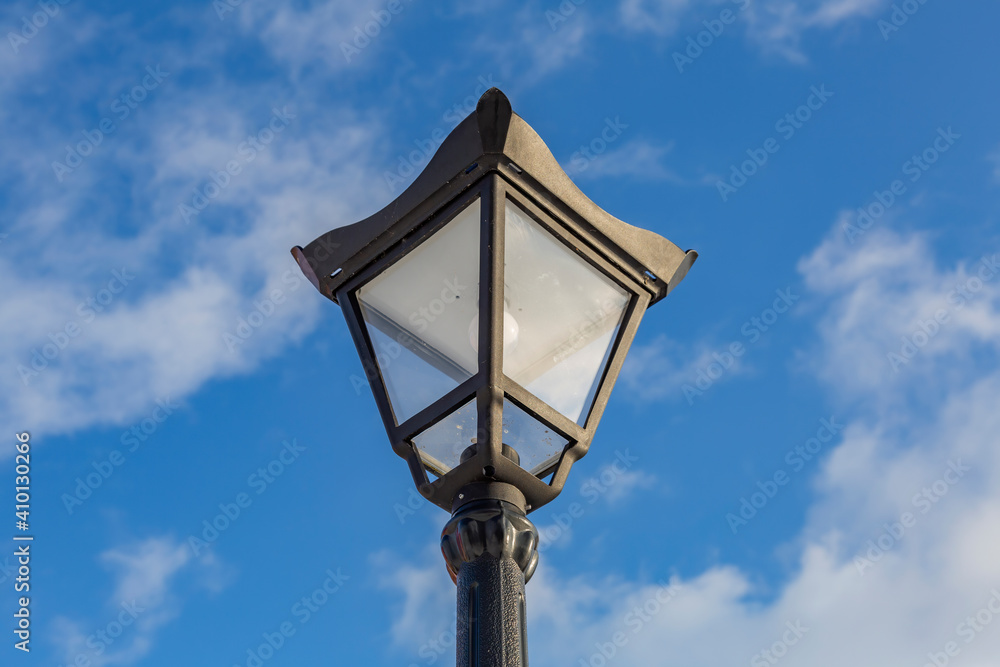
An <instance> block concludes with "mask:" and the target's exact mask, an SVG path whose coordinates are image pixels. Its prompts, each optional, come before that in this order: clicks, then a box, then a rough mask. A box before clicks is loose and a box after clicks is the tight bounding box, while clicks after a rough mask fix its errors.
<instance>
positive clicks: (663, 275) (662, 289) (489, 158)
mask: <svg viewBox="0 0 1000 667" xmlns="http://www.w3.org/2000/svg"><path fill="white" fill-rule="evenodd" d="M490 171H498V172H500V173H502V174H505V175H509V176H510V177H511V178H512V180H515V181H517V180H520V179H524V180H527V181H529V182H531V183H532V185H534V186H536V187H534V188H533V189H534V190H535V191H536V192H538V193H541V194H540V196H541V197H543V198H544V199H545V201H544V202H543V203H544V204H545V205H548V206H551V207H554V208H557V209H561V210H564V211H566V212H568V213H570V214H575V216H574V217H577V218H578V219H580V220H582V221H583V224H584V226H585V231H586V233H587V234H588V235H589V237H590V238H592V239H595V240H597V241H598V242H599V243H601V244H602V245H603V246H604V247H603V248H600V250H602V251H603V254H605V255H606V257H607V259H608V260H609V261H611V262H612V263H613V264H615V265H617V266H618V267H619V268H620V269H622V270H625V271H627V272H629V273H630V274H632V275H633V276H635V277H636V278H637V279H638V280H639V282H640V283H641V284H642V285H643V286H644V287H645V288H646V289H647V290H648V291H649V292H650V295H651V300H650V304H652V303H655V302H656V301H659V300H660V299H662V298H663V297H665V296H667V294H669V293H670V291H671V290H673V288H674V287H676V286H677V284H678V283H680V281H681V280H682V279H683V278H684V276H685V275H686V274H687V272H688V269H690V268H691V265H692V264H693V263H694V261H695V260H696V259H697V257H698V254H697V253H696V252H695V251H693V250H688V251H686V252H685V251H683V250H681V249H680V248H679V247H678V246H676V245H675V244H674V243H672V242H671V241H669V240H667V239H666V238H664V237H662V236H660V235H659V234H656V233H654V232H651V231H648V230H645V229H641V228H638V227H634V226H632V225H629V224H627V223H625V222H623V221H621V220H619V219H618V218H616V217H614V216H612V215H611V214H610V213H608V212H607V211H605V210H604V209H602V208H601V207H600V206H598V205H597V204H595V203H594V202H593V201H591V200H590V198H588V197H587V196H586V195H585V194H584V193H583V192H582V191H581V190H580V189H579V188H578V187H577V186H576V184H574V183H573V181H572V180H571V179H570V177H569V175H567V174H566V172H565V171H564V170H563V168H562V166H561V165H560V164H559V162H558V161H557V160H556V158H555V157H554V156H553V155H552V152H551V151H550V150H549V148H548V146H546V145H545V142H544V141H542V139H541V137H539V136H538V134H537V133H536V132H535V131H534V130H533V129H532V128H531V127H530V126H529V125H528V124H527V123H526V122H525V121H524V120H523V119H522V118H521V117H520V116H518V115H517V114H516V113H514V112H513V111H512V109H511V106H510V101H509V100H508V99H507V96H506V95H504V94H503V93H502V92H501V91H500V90H499V89H497V88H491V89H490V90H488V91H486V92H485V93H484V94H483V96H482V97H481V98H480V100H479V103H478V104H477V106H476V110H475V111H474V112H473V113H471V114H469V116H467V117H466V118H465V120H463V121H462V122H461V123H459V124H458V126H457V127H455V129H454V130H452V131H451V133H450V134H449V135H448V136H447V137H446V138H445V140H444V141H443V142H442V144H441V146H440V147H439V148H438V150H437V152H436V153H435V154H434V156H433V158H432V159H431V160H430V162H429V163H428V164H427V166H426V168H425V169H424V170H423V171H422V172H421V173H420V174H419V175H418V176H417V178H416V179H415V180H414V181H413V183H412V184H410V186H409V187H407V188H406V189H405V190H404V191H403V192H402V193H400V195H399V196H398V197H396V199H394V200H393V201H392V202H391V203H389V204H388V205H387V206H386V207H385V208H383V209H382V210H380V211H379V212H377V213H375V214H374V215H371V216H369V217H368V218H365V219H364V220H362V221H360V222H357V223H354V224H351V225H346V226H343V227H337V228H336V229H332V230H330V231H329V232H327V233H325V234H323V235H322V236H320V237H318V238H317V239H316V240H314V241H313V242H311V243H310V244H308V245H307V246H306V247H305V248H302V247H300V246H296V247H295V248H293V249H292V254H293V256H294V257H295V259H296V261H297V262H298V264H299V267H300V268H301V269H302V272H303V273H304V274H305V276H306V277H307V278H308V279H309V281H310V282H311V283H312V284H313V285H314V286H315V287H316V288H317V289H318V290H319V291H320V292H321V293H323V294H324V295H326V296H327V297H329V298H330V299H332V300H334V301H336V300H337V297H336V294H337V291H338V290H339V288H340V287H341V286H343V285H344V283H346V282H347V281H348V280H350V279H351V277H353V276H354V275H356V274H357V273H358V272H359V271H361V270H362V269H364V268H365V266H367V265H368V264H370V263H371V262H372V261H374V260H375V259H377V258H378V257H380V256H381V255H383V254H384V253H385V252H387V251H388V250H389V249H390V248H391V247H392V246H393V245H395V244H396V243H398V242H399V241H400V240H401V239H403V238H405V237H406V236H407V234H409V233H410V232H411V231H412V230H413V229H414V228H415V227H417V226H419V225H420V224H422V223H423V222H424V221H425V220H426V219H427V218H428V217H430V216H431V215H432V214H433V213H434V212H435V211H436V210H438V209H439V208H440V207H441V206H443V205H445V204H446V203H447V202H448V201H449V200H451V199H452V198H454V197H455V196H457V195H458V194H460V193H461V192H463V191H464V190H466V189H467V188H469V187H471V186H472V185H473V184H474V183H476V182H477V181H478V180H479V179H480V178H482V176H483V175H485V174H486V173H489V172H490ZM538 186H540V187H538Z"/></svg>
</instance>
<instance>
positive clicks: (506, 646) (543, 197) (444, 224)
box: [292, 88, 697, 667]
mask: <svg viewBox="0 0 1000 667" xmlns="http://www.w3.org/2000/svg"><path fill="white" fill-rule="evenodd" d="M292 254H293V256H294V257H295V259H296V261H297V262H298V264H299V267H300V268H301V269H302V272H303V273H304V274H305V275H306V277H307V278H308V279H309V280H310V282H312V284H313V285H314V286H315V287H316V288H317V289H318V290H319V291H320V292H321V293H322V294H323V295H324V296H326V297H328V298H330V299H331V300H333V301H334V302H335V303H338V304H339V305H340V306H341V308H342V309H343V312H344V316H345V318H346V320H347V325H348V327H349V329H350V331H351V334H352V337H353V338H354V342H355V344H356V346H357V349H358V353H359V354H360V356H361V360H362V364H363V365H364V368H365V371H366V374H367V375H368V378H369V381H370V384H371V387H372V392H373V393H374V395H375V402H376V403H377V404H378V408H379V412H380V413H381V415H382V420H383V422H384V423H385V428H386V432H387V434H388V436H389V440H390V442H391V443H392V447H393V449H394V450H395V451H396V453H397V454H399V456H401V457H402V458H403V459H405V460H406V462H407V463H408V464H409V469H410V473H411V475H412V477H413V481H414V483H415V484H416V486H417V489H418V490H419V492H420V493H421V495H423V496H424V497H425V498H427V499H428V500H429V501H431V502H433V503H434V504H436V505H438V506H439V507H441V508H443V509H445V510H447V511H449V512H451V514H452V516H451V520H450V521H448V523H447V525H446V526H445V528H444V531H443V532H442V535H441V551H442V553H443V554H444V558H445V562H446V565H447V568H448V571H449V573H450V574H451V576H452V579H453V580H454V581H455V582H456V584H457V586H458V630H457V633H456V637H457V641H456V644H457V662H456V664H457V665H459V666H460V667H466V666H478V667H511V666H517V667H527V664H528V658H527V644H526V634H525V603H524V584H525V582H527V581H528V579H530V578H531V575H532V573H533V572H534V570H535V565H536V564H537V562H538V551H537V546H538V533H537V531H536V530H535V527H534V526H533V525H532V523H531V521H530V520H529V519H528V518H527V514H528V513H529V512H531V511H533V510H537V509H538V508H539V507H541V506H542V505H545V504H546V503H548V502H550V501H551V500H552V499H554V498H555V497H556V496H557V495H558V494H559V492H560V491H561V490H562V488H563V486H564V485H565V483H566V478H567V475H568V474H569V471H570V468H571V467H572V465H573V463H574V462H576V461H577V460H578V459H580V458H581V457H583V456H584V455H585V454H586V453H587V449H588V448H589V446H590V442H591V440H592V438H593V436H594V430H595V429H596V428H597V423H598V422H599V421H600V418H601V414H602V413H603V412H604V408H605V405H606V404H607V401H608V397H609V394H610V392H611V388H612V386H613V385H614V382H615V379H616V378H617V377H618V373H619V371H620V370H621V367H622V363H623V361H624V359H625V354H626V352H627V351H628V348H629V345H630V344H631V342H632V339H633V337H634V336H635V332H636V328H637V327H638V325H639V320H640V319H641V318H642V314H643V312H644V311H645V310H646V309H647V308H648V307H649V306H651V305H652V304H653V303H656V302H657V301H659V300H660V299H662V298H663V297H665V296H666V295H667V294H668V293H669V292H670V291H671V290H672V289H673V288H674V287H675V286H676V285H677V283H679V282H680V281H681V279H683V278H684V276H685V274H686V273H687V271H688V269H689V268H690V267H691V265H692V264H693V263H694V260H695V259H696V258H697V254H696V253H695V252H693V251H687V252H684V251H682V250H680V248H678V247H677V246H676V245H674V244H673V243H671V242H670V241H668V240H667V239H665V238H663V237H661V236H658V235H656V234H654V233H652V232H649V231H646V230H642V229H638V228H636V227H632V226H629V225H627V224H625V223H624V222H622V221H620V220H618V219H616V218H614V217H612V216H611V215H610V214H608V213H607V212H605V211H604V210H602V209H601V208H600V207H598V206H597V205H596V204H594V203H593V202H592V201H590V199H588V198H587V197H586V196H585V195H584V194H583V193H582V192H580V190H579V189H577V187H576V186H575V185H574V184H573V182H572V181H571V180H570V178H569V177H568V176H567V175H566V173H565V172H564V171H563V170H562V168H561V167H560V166H559V163H558V162H557V161H556V160H555V158H554V157H553V156H552V154H551V152H550V151H549V150H548V148H547V147H546V146H545V144H544V143H543V142H542V140H541V139H540V138H539V137H538V135H537V134H536V133H535V132H534V130H532V129H531V128H530V127H529V126H528V125H527V123H525V122H524V121H523V120H522V119H521V118H520V117H519V116H517V115H516V114H514V113H513V112H512V111H511V107H510V102H509V101H508V100H507V98H506V96H504V94H503V93H502V92H500V91H499V90H497V89H496V88H493V89H490V90H488V91H487V92H486V93H485V94H484V95H483V96H482V98H481V99H480V100H479V103H478V105H477V107H476V111H475V112H474V113H472V114H470V115H469V116H468V117H467V118H466V119H465V120H463V121H462V122H461V123H460V124H459V125H458V126H457V127H456V128H455V129H454V130H453V131H452V132H451V134H450V135H448V137H447V138H446V139H445V141H444V142H443V143H442V144H441V146H440V148H439V149H438V151H437V153H436V154H435V155H434V157H433V159H431V161H430V163H429V164H428V165H427V167H426V169H425V170H424V171H423V172H422V173H421V174H420V175H419V176H418V177H417V178H416V180H415V181H414V182H413V183H412V184H411V185H410V187H408V188H407V189H406V190H405V191H404V192H403V193H401V194H400V195H399V197H397V198H396V200H395V201H393V202H392V203H390V204H389V205H388V206H386V207H385V208H384V209H382V210H381V211H379V212H378V213H376V214H374V215H372V216H371V217H369V218H367V219H365V220H362V221H361V222H358V223H355V224H353V225H348V226H345V227H338V228H336V229H333V230H331V231H329V232H327V233H326V234H324V235H322V236H320V237H319V238H317V239H316V240H315V241H313V242H312V243H310V244H309V245H307V246H306V247H305V248H302V247H298V246H296V247H295V248H293V249H292Z"/></svg>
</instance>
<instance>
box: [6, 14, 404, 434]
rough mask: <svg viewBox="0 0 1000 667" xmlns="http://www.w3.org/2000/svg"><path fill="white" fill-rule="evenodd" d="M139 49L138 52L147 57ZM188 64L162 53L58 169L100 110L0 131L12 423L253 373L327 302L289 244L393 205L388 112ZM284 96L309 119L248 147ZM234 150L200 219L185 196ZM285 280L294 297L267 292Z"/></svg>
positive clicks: (120, 405)
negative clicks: (244, 325) (159, 72)
mask: <svg viewBox="0 0 1000 667" xmlns="http://www.w3.org/2000/svg"><path fill="white" fill-rule="evenodd" d="M63 11H68V7H67V8H64V9H63ZM52 29H55V26H53V28H52ZM204 39H205V40H207V41H211V40H213V39H215V37H213V36H207V35H206V36H205V37H204ZM123 48H126V49H129V48H136V49H138V48H140V47H139V46H137V45H131V46H129V45H126V46H125V47H123ZM206 48H207V47H206ZM142 49H143V50H142V51H141V52H137V53H140V55H139V56H137V57H136V58H135V59H134V60H135V61H136V62H145V61H144V60H143V59H144V58H148V49H149V47H148V45H146V46H144V47H142ZM201 49H202V45H201V43H200V42H199V43H195V44H194V45H192V51H199V50H201ZM176 64H178V65H179V66H177V67H175V64H171V63H170V62H169V61H164V63H163V70H165V71H166V72H169V75H168V76H167V77H166V79H165V80H164V82H163V83H162V84H161V85H160V86H159V87H158V88H156V89H155V90H153V91H152V92H151V93H150V95H149V98H148V99H147V100H146V101H144V102H143V103H142V104H141V105H140V106H139V108H138V109H137V110H136V111H135V112H134V113H133V114H132V115H130V117H129V118H126V119H124V120H122V121H120V123H119V125H120V127H119V129H117V130H116V131H115V132H114V133H112V134H109V135H107V136H105V137H104V138H103V140H102V141H101V143H100V145H98V146H97V147H96V148H95V149H94V151H93V154H92V155H91V156H90V157H88V159H87V160H85V161H84V162H83V164H82V165H81V166H79V167H78V168H76V169H75V170H74V171H73V172H72V173H70V174H69V175H67V176H66V177H65V179H64V181H63V182H61V183H60V182H58V181H57V179H56V178H55V176H54V173H53V169H52V167H51V163H52V161H54V160H63V159H64V155H65V152H66V145H67V143H73V142H76V141H79V140H80V139H81V138H82V131H83V130H89V129H91V128H93V127H96V126H97V123H98V122H99V120H100V118H99V117H94V116H93V114H92V113H91V114H90V115H88V116H87V117H86V118H85V119H84V120H80V121H76V120H72V119H71V120H70V121H69V122H72V123H75V122H79V123H80V125H78V127H79V128H80V130H79V131H74V130H73V129H72V128H73V126H72V125H68V126H67V125H66V123H67V121H66V119H65V118H59V119H56V118H50V117H49V116H46V115H38V114H32V113H28V112H26V113H23V114H19V115H18V117H17V121H16V122H11V123H8V124H5V125H4V126H3V127H2V129H0V136H2V138H3V141H4V142H5V145H6V146H7V147H8V148H9V153H8V154H9V155H10V156H12V157H13V159H11V160H10V161H8V162H5V163H4V164H3V165H0V174H2V175H3V177H4V178H5V179H6V180H7V182H8V183H9V184H11V192H12V195H11V197H9V198H8V200H7V201H6V202H5V214H6V220H7V221H8V223H7V226H6V227H5V229H4V230H3V231H4V233H5V234H6V235H7V236H6V237H5V238H4V242H3V252H2V253H0V277H2V279H3V282H4V285H5V297H4V299H3V300H0V367H2V368H4V369H6V370H5V371H4V372H3V373H2V374H0V394H2V398H0V422H2V423H3V424H5V425H6V426H7V428H8V429H18V430H24V429H25V428H30V429H31V430H32V431H33V432H35V433H38V434H41V433H63V432H69V431H72V430H75V429H80V428H85V427H88V426H91V425H94V424H102V423H117V424H127V423H128V422H129V421H130V420H133V419H135V418H136V417H138V416H141V415H144V414H145V413H146V412H148V411H149V410H150V409H151V408H152V406H153V404H154V402H155V400H156V399H157V398H163V397H168V396H169V397H172V398H174V399H180V398H182V397H183V396H185V395H186V394H188V393H190V392H192V391H195V390H197V389H198V388H199V387H200V386H202V384H203V383H205V382H206V381H208V380H210V379H212V378H215V377H220V376H228V375H232V374H235V373H242V372H247V371H249V370H251V369H252V368H253V367H254V366H255V365H256V364H257V363H258V362H259V361H260V360H261V359H265V358H267V357H270V356H273V355H274V354H276V353H278V352H279V351H280V350H281V349H282V347H283V346H284V345H285V344H286V343H287V342H288V341H294V340H298V339H301V338H302V337H303V336H304V335H305V334H306V333H308V332H309V331H310V330H311V329H312V327H313V325H314V323H315V321H316V318H317V317H318V315H319V312H320V308H322V307H323V304H322V300H321V299H320V298H318V295H316V294H315V292H314V290H313V289H312V287H311V286H310V285H309V284H308V283H307V282H306V281H305V279H304V278H301V274H300V272H299V271H298V269H297V267H296V266H295V263H294V261H293V260H292V259H291V255H290V254H289V248H291V247H292V246H293V245H297V244H304V243H306V242H308V241H310V240H312V239H313V238H315V237H316V236H318V235H319V234H320V233H322V232H325V231H327V230H328V229H330V228H332V227H335V226H338V225H340V224H346V223H350V222H354V221H355V220H358V219H360V218H362V217H364V215H365V214H367V213H370V212H371V211H372V210H373V209H375V208H376V207H377V206H378V205H379V204H384V203H385V202H384V201H382V202H377V201H376V200H377V199H379V198H384V195H383V193H381V192H380V189H379V188H372V187H370V185H371V184H372V183H380V182H381V179H380V177H379V175H378V171H377V169H376V168H375V167H374V166H373V162H372V161H370V160H369V157H370V155H371V151H372V150H373V147H374V150H377V149H378V147H379V146H380V143H379V141H378V139H377V135H378V132H377V129H378V121H377V120H376V119H374V118H367V119H364V120H361V119H358V118H357V117H356V116H355V115H354V112H353V111H351V110H349V109H347V108H345V107H342V106H341V107H337V106H333V107H331V106H329V105H319V104H318V103H317V101H316V100H315V99H314V98H312V97H309V96H308V95H303V96H302V99H300V100H294V99H288V98H282V97H281V96H279V92H280V91H278V90H271V89H269V88H268V84H257V85H256V87H255V88H254V89H252V90H251V89H247V88H245V87H243V86H242V85H241V84H237V83H233V82H229V81H214V80H213V81H210V82H209V83H208V84H207V86H206V87H201V86H194V87H190V88H186V87H183V86H181V85H179V84H177V83H176V82H177V80H178V79H179V78H181V77H182V76H184V74H185V70H184V68H185V67H187V66H188V65H187V64H186V61H181V62H180V63H176ZM53 66H54V65H53ZM60 67H69V68H70V69H69V70H67V72H68V73H69V74H70V75H71V74H72V71H73V70H72V69H71V67H72V66H71V65H68V64H66V63H63V65H60ZM137 72H139V73H141V72H142V68H141V67H139V68H138V70H137ZM102 74H105V75H108V76H111V74H110V73H108V72H100V71H97V68H91V69H90V70H88V72H87V77H88V80H89V81H90V82H91V85H92V86H97V87H106V85H107V84H106V82H104V81H102V78H101V77H102ZM47 76H49V77H58V76H62V74H60V73H59V71H57V70H52V71H50V70H47ZM140 79H141V77H140ZM132 83H134V81H133V82H132ZM77 85H79V84H77ZM113 88H114V89H115V90H118V89H120V88H121V86H118V85H117V84H115V85H114V86H113ZM72 93H73V95H76V94H80V95H85V96H87V97H85V98H84V99H89V96H92V95H93V92H92V91H83V90H77V89H76V88H75V87H74V88H73V89H72ZM70 97H72V95H70ZM262 100H263V101H262ZM297 103H298V105H299V106H298V107H297V106H296V104H297ZM83 104H84V105H85V106H86V105H87V104H88V103H85V102H83ZM12 108H13V105H11V109H12ZM275 108H278V109H282V108H287V109H288V110H290V111H291V112H292V113H294V115H295V117H294V118H293V119H292V120H291V121H290V124H288V125H286V126H285V127H283V129H282V131H281V132H280V133H277V134H275V136H274V138H273V140H271V141H270V143H268V144H266V146H265V147H264V148H263V149H261V150H256V151H255V152H254V154H253V157H252V160H251V159H248V158H247V157H246V155H247V154H246V153H240V146H241V144H242V143H243V142H245V141H246V140H247V137H248V136H249V135H251V134H253V135H255V136H256V135H258V133H260V132H261V131H262V130H264V129H266V128H267V127H268V124H269V123H270V121H271V119H272V117H273V111H272V109H275ZM9 110H10V109H8V105H5V111H9ZM11 113H13V112H12V111H11ZM98 113H103V114H107V115H109V116H110V115H112V112H111V111H110V110H109V109H108V108H103V109H99V110H98ZM71 118H75V116H72V115H71ZM268 131H270V130H268ZM234 159H238V160H239V161H240V162H241V165H242V171H241V172H240V173H239V174H238V175H235V176H232V177H231V178H229V183H228V185H227V186H226V187H225V188H223V189H222V191H221V193H219V194H218V196H216V197H215V198H214V199H212V200H211V201H210V203H209V205H208V207H207V208H206V209H205V210H204V211H202V212H200V213H199V214H198V215H197V216H194V217H193V218H192V220H191V224H185V221H184V219H183V216H182V214H181V213H180V212H179V205H181V204H187V205H191V204H192V203H193V197H194V196H195V190H196V189H197V190H199V191H201V192H205V189H206V184H208V183H210V182H211V181H210V179H211V178H212V174H216V173H218V172H220V171H222V170H224V169H225V168H226V163H227V162H228V161H231V160H234ZM366 186H368V187H366ZM172 256H179V257H181V258H182V259H183V261H182V262H181V263H180V264H176V263H174V262H172V261H170V258H171V257H172ZM115 272H117V273H118V274H119V276H122V275H124V276H125V278H124V280H123V279H122V278H121V277H119V278H117V279H115ZM133 276H134V277H133ZM112 281H113V282H112ZM123 282H126V283H127V285H125V286H124V288H122V283H123ZM109 283H112V284H111V285H110V286H109ZM109 287H110V288H111V289H110V290H109ZM276 291H277V293H278V299H279V300H280V301H281V303H280V304H274V303H268V300H269V299H270V298H271V297H272V296H273V295H274V294H275V292H276ZM95 300H96V301H95ZM254 313H262V314H263V318H262V323H261V324H260V326H259V327H255V328H252V331H253V335H252V336H251V337H250V338H248V339H246V340H243V339H242V338H239V337H238V336H237V327H238V325H239V324H240V322H241V321H243V320H246V319H247V318H250V317H251V316H252V317H253V318H255V319H254V321H257V320H256V318H258V317H259V315H258V314H254ZM67 327H69V330H67ZM227 335H228V336H230V338H229V339H228V340H227V339H226V338H225V337H226V336H227ZM234 337H235V338H234ZM234 340H235V341H236V342H233V341H234Z"/></svg>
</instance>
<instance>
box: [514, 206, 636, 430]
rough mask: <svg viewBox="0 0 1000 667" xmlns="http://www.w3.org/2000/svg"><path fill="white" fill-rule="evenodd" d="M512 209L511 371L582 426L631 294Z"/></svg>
mask: <svg viewBox="0 0 1000 667" xmlns="http://www.w3.org/2000/svg"><path fill="white" fill-rule="evenodd" d="M505 215H506V218H505V221H504V223H505V226H504V265H505V266H504V309H505V315H504V320H505V326H504V359H503V370H504V374H505V375H507V377H509V378H511V379H512V380H514V381H515V382H517V383H518V384H520V385H521V386H523V387H524V388H525V389H527V390H528V391H530V392H531V393H533V394H534V395H535V396H537V397H539V398H540V399H542V400H543V401H545V402H546V403H548V404H549V405H550V406H552V407H553V408H555V409H556V410H558V411H559V412H561V413H562V414H563V415H565V416H566V417H568V418H569V419H572V420H573V421H575V422H576V423H577V424H579V425H581V426H582V425H584V424H585V423H586V421H587V416H588V415H589V414H590V408H591V406H592V404H593V402H594V397H595V395H596V394H597V389H598V387H599V386H600V383H601V380H602V378H603V377H604V369H605V368H606V366H607V363H608V359H609V357H610V355H611V351H612V349H613V348H614V344H615V341H616V340H617V338H618V330H619V329H620V328H621V325H622V319H623V317H624V314H625V309H626V307H627V306H628V303H629V294H628V293H627V292H626V291H625V290H624V289H623V288H622V287H621V286H620V285H618V284H617V283H616V282H614V281H613V280H612V279H611V278H610V277H609V276H607V275H605V274H604V273H603V272H602V271H601V270H600V269H598V268H597V267H596V266H594V265H593V264H591V263H590V262H588V261H587V260H586V259H584V258H583V257H582V256H581V255H580V254H577V253H576V252H574V251H573V250H571V249H570V248H569V247H568V246H567V245H566V244H564V243H562V242H561V241H559V240H558V239H556V237H555V236H553V235H552V234H551V233H550V232H549V231H547V230H546V229H544V228H543V227H542V226H541V225H540V224H539V223H538V222H536V221H535V220H534V219H533V218H532V217H531V216H529V215H528V214H527V213H526V212H525V211H523V210H522V209H521V208H520V207H518V206H517V205H516V204H514V203H513V202H510V201H508V202H507V204H506V207H505ZM508 315H509V316H510V318H512V319H513V320H514V324H513V325H507V324H506V321H507V319H508ZM512 331H513V332H515V335H512V334H511V332H512Z"/></svg>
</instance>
